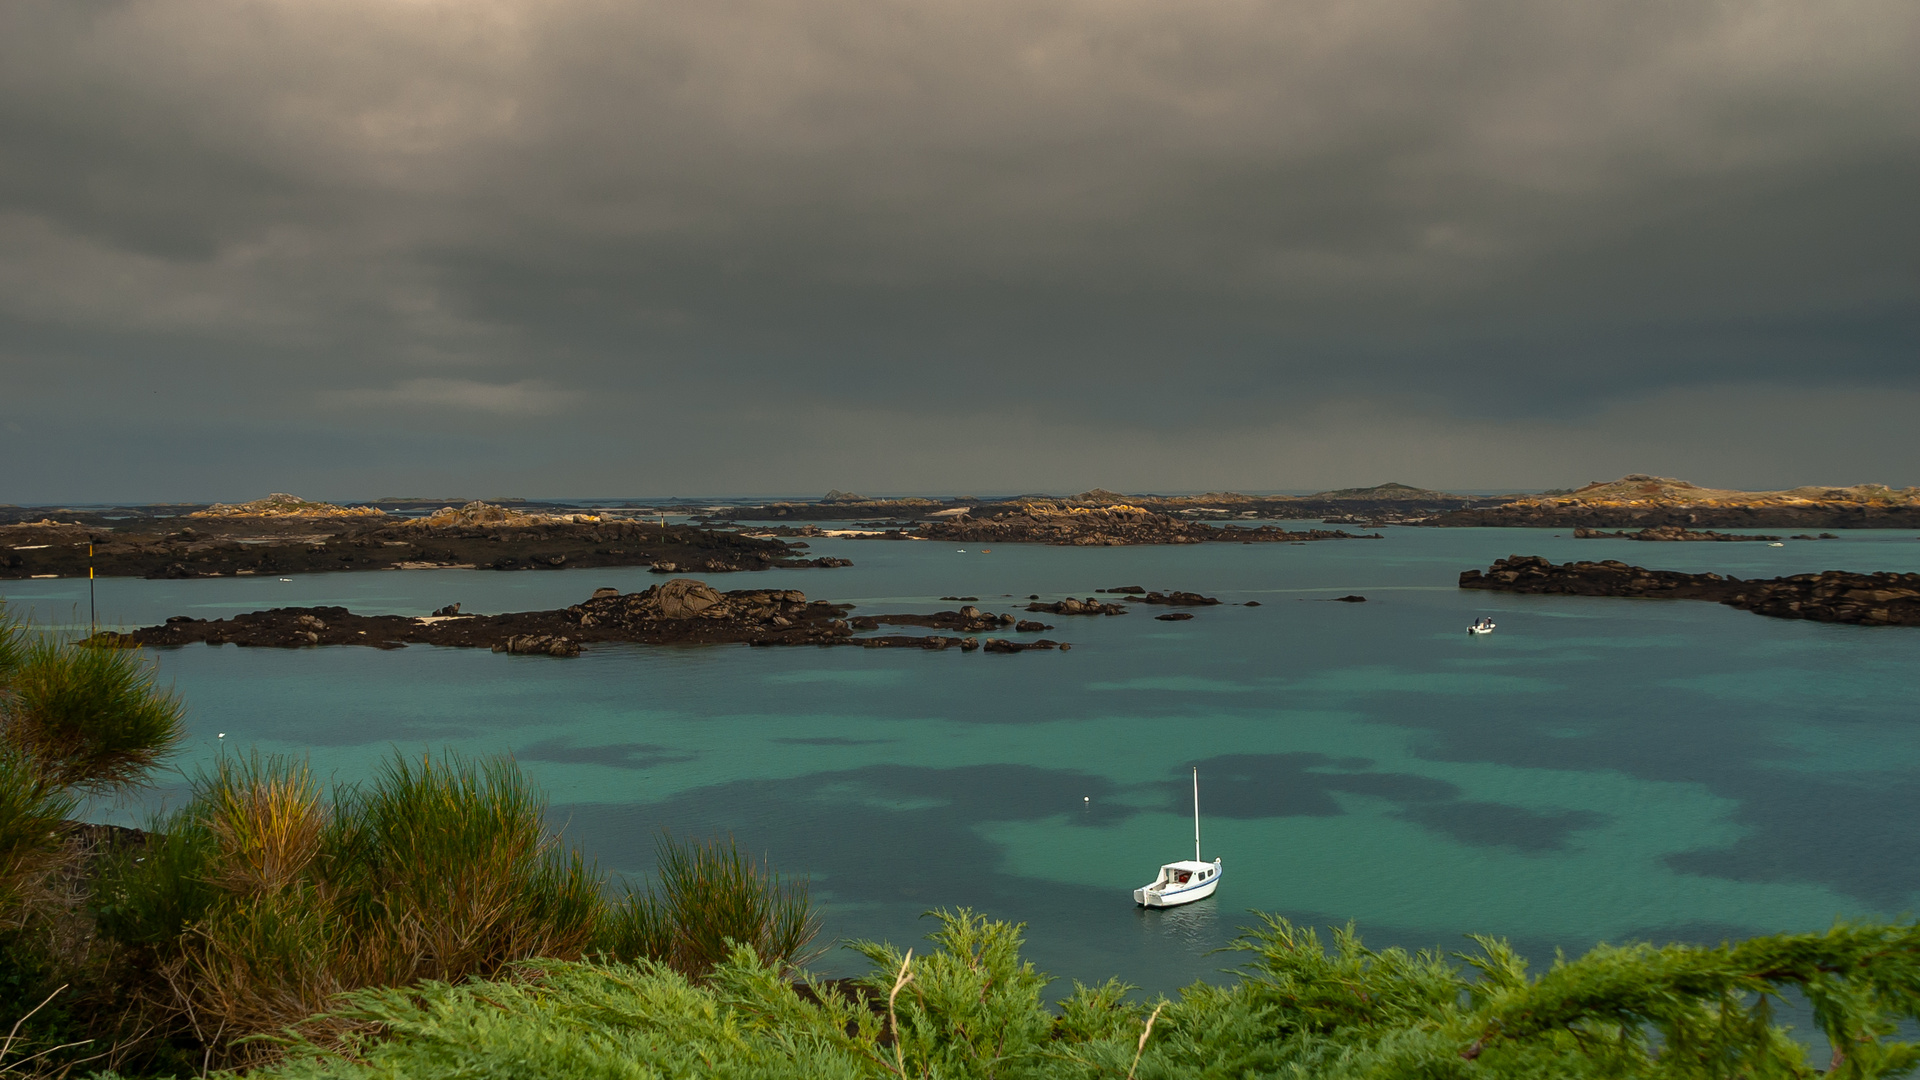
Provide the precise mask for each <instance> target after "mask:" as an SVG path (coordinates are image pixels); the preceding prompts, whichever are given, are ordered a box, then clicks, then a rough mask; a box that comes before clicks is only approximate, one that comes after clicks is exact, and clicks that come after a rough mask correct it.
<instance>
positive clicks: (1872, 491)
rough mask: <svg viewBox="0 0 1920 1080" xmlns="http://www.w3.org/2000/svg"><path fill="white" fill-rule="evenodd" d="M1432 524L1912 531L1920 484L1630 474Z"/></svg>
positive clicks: (1917, 522) (1919, 514) (1919, 508)
mask: <svg viewBox="0 0 1920 1080" xmlns="http://www.w3.org/2000/svg"><path fill="white" fill-rule="evenodd" d="M1432 523H1433V524H1435V525H1476V526H1492V527H1509V528H1555V529H1562V528H1578V527H1581V526H1585V527H1587V528H1595V529H1597V528H1622V527H1626V528H1646V527H1651V526H1678V527H1681V528H1688V527H1692V526H1699V527H1703V528H1722V529H1726V528H1735V529H1911V528H1916V527H1920V489H1915V488H1889V487H1885V486H1883V485H1879V484H1856V485H1854V486H1852V487H1804V488H1792V489H1789V490H1785V491H1735V490H1730V489H1721V488H1704V487H1700V486H1698V485H1696V484H1689V483H1687V482H1686V481H1684V480H1675V479H1673V478H1671V477H1664V476H1648V475H1646V474H1644V473H1633V474H1631V475H1628V476H1624V477H1621V478H1620V479H1618V480H1612V481H1608V482H1605V483H1593V484H1588V485H1586V486H1585V487H1582V488H1579V489H1576V490H1573V491H1562V492H1550V493H1548V494H1544V495H1534V496H1525V497H1520V498H1514V499H1509V500H1506V501H1503V502H1502V503H1501V504H1500V505H1497V506H1476V507H1467V508H1463V509H1459V510H1453V511H1449V512H1447V513H1445V514H1442V515H1440V516H1439V517H1437V518H1435V519H1434V521H1433V522H1432ZM1653 539H1658V537H1655V538H1653Z"/></svg>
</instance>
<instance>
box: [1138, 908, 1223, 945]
mask: <svg viewBox="0 0 1920 1080" xmlns="http://www.w3.org/2000/svg"><path fill="white" fill-rule="evenodd" d="M1133 910H1134V914H1135V916H1136V918H1138V919H1139V921H1140V932H1141V936H1143V937H1146V938H1149V939H1156V940H1160V941H1167V942H1172V943H1174V944H1177V945H1180V946H1182V947H1185V948H1191V949H1193V950H1195V951H1198V952H1209V951H1211V950H1214V949H1217V948H1219V947H1220V943H1221V941H1222V940H1224V938H1226V937H1231V936H1232V935H1230V934H1227V935H1223V934H1222V933H1221V930H1220V905H1218V904H1182V905H1181V906H1179V907H1171V908H1144V907H1135V908H1134V909H1133Z"/></svg>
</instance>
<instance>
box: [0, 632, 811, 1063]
mask: <svg viewBox="0 0 1920 1080" xmlns="http://www.w3.org/2000/svg"><path fill="white" fill-rule="evenodd" d="M182 716H183V708H182V705H181V702H180V701H179V699H178V698H177V697H176V696H175V695H173V694H172V693H171V692H168V691H165V690H163V689H162V688H160V687H159V686H158V685H157V684H156V682H155V680H154V675H153V667H152V665H151V663H149V662H148V661H147V660H145V659H144V658H143V657H142V656H141V655H140V654H139V653H137V652H134V651H131V650H120V649H115V648H108V647H99V646H96V645H93V644H89V643H88V642H84V641H72V640H68V639H65V638H61V637H59V636H57V635H51V634H44V633H35V632H33V630H32V628H31V627H28V626H26V625H25V624H24V623H22V622H21V621H20V620H18V619H15V618H12V617H11V616H10V615H9V613H8V612H7V610H6V608H5V606H4V605H3V604H0V1075H25V1074H28V1073H32V1074H39V1075H65V1074H66V1072H68V1071H70V1070H71V1069H73V1068H75V1067H88V1066H87V1065H86V1063H88V1062H91V1063H93V1065H92V1066H91V1067H98V1066H100V1065H114V1066H117V1067H121V1068H126V1069H133V1070H137V1071H142V1072H147V1073H157V1074H167V1075H171V1074H173V1073H191V1072H198V1071H200V1070H201V1069H202V1068H204V1067H205V1066H206V1065H208V1064H242V1063H246V1062H249V1061H253V1062H258V1061H263V1060H268V1059H270V1058H272V1057H273V1056H275V1055H276V1054H277V1049H276V1048H275V1047H274V1046H273V1045H272V1044H270V1043H263V1042H260V1041H258V1040H257V1039H256V1038H255V1037H256V1036H259V1035H262V1034H271V1033H276V1032H280V1031H283V1030H284V1029H286V1028H288V1027H299V1028H300V1030H301V1031H302V1032H303V1033H304V1034H305V1036H306V1037H307V1038H309V1039H312V1040H315V1041H320V1042H324V1041H326V1040H327V1039H329V1038H337V1037H339V1036H341V1035H342V1034H344V1033H346V1032H348V1031H350V1030H351V1024H346V1025H345V1026H343V1022H341V1021H336V1020H331V1019H320V1020H314V1019H313V1017H315V1015H316V1014H320V1013H323V1012H325V1010H327V1009H329V1008H330V1007H331V1006H332V1005H333V1004H334V1003H335V1001H336V999H337V998H338V996H339V995H340V994H342V993H344V992H347V991H352V990H359V989H364V988H368V987H381V986H394V987H399V986H408V985H412V984H414V983H417V982H419V981H421V980H441V981H446V982H458V981H461V980H463V979H470V978H485V977H488V976H493V975H497V974H500V973H502V972H503V971H505V970H506V969H507V968H508V967H509V966H511V965H514V964H517V963H520V962H522V961H526V960H528V959H531V958H534V957H544V958H557V959H576V958H579V957H582V956H586V955H596V956H604V957H608V958H611V959H615V960H630V959H634V958H636V957H649V958H653V959H657V960H660V961H663V962H665V963H668V964H671V965H673V966H674V967H676V968H677V969H678V970H681V971H684V972H686V973H687V974H689V975H693V976H696V977H697V976H699V975H700V974H702V973H703V972H705V971H706V970H708V969H709V968H711V967H712V966H713V964H714V963H715V962H717V961H718V960H720V959H723V958H724V956H725V952H726V944H725V943H726V941H727V940H728V939H734V940H739V941H743V942H749V943H751V944H752V945H753V946H754V947H756V948H757V949H758V950H759V951H760V954H761V955H763V956H766V957H769V958H771V962H774V963H779V962H782V960H784V959H786V958H797V957H798V956H799V955H800V954H802V953H803V952H804V951H805V949H806V947H807V945H808V943H809V942H810V941H811V939H812V937H813V936H814V934H815V933H817V932H818V929H819V923H818V919H817V918H816V917H815V916H814V914H813V912H812V908H811V905H810V901H809V899H808V895H807V888H806V885H805V883H804V882H793V881H783V880H782V879H780V878H779V877H778V876H776V875H773V874H771V873H770V872H768V871H767V870H766V869H765V868H764V867H761V866H757V865H755V864H754V863H753V862H752V861H751V860H749V859H747V858H746V857H744V856H743V855H742V854H741V853H740V852H739V851H738V850H737V849H736V848H735V847H734V845H733V844H732V842H731V841H730V840H729V841H719V842H705V843H701V842H675V841H673V840H671V839H670V838H665V837H663V838H662V840H661V844H660V863H661V867H662V877H661V881H660V885H659V887H658V888H657V889H654V890H648V891H646V892H643V893H640V894H634V895H629V896H628V897H627V898H625V899H623V900H615V899H612V898H610V897H609V896H608V895H607V890H606V888H605V886H606V882H605V880H604V879H603V877H602V876H601V875H600V874H599V873H598V872H597V871H595V870H594V869H593V868H592V867H590V866H588V865H587V864H586V863H585V862H584V860H582V858H581V857H580V856H579V854H578V853H577V852H573V851H571V850H566V849H563V848H562V847H561V845H560V843H559V840H558V838H557V837H555V836H554V835H552V834H551V833H550V832H549V831H548V829H547V827H546V821H545V811H546V803H545V800H544V798H543V797H542V796H541V795H540V793H539V792H538V791H536V790H535V789H534V787H533V786H532V785H531V784H530V783H529V782H528V781H527V780H526V779H525V778H524V777H523V776H522V775H521V773H520V772H519V770H518V769H517V768H516V767H515V766H514V764H513V762H512V761H511V760H508V759H499V760H477V761H466V760H462V759H460V758H458V757H455V756H451V755H445V756H442V757H441V758H439V759H437V760H436V759H435V758H433V757H431V756H429V757H423V758H421V759H418V760H413V759H407V758H401V757H395V758H394V759H393V760H392V761H391V762H389V763H388V765H387V766H386V768H385V769H383V770H382V771H380V772H379V773H378V775H376V776H375V777H374V778H373V779H372V781H371V782H369V783H368V784H365V785H350V786H344V787H340V788H336V789H334V790H333V791H331V792H326V791H323V790H322V789H321V787H320V785H319V784H318V783H317V782H316V781H315V779H314V777H313V776H312V775H311V773H310V772H309V770H308V769H307V767H306V766H305V765H304V764H301V763H299V762H295V761H290V760H282V759H264V760H263V759H259V758H251V759H246V760H236V759H223V760H222V762H221V763H220V764H219V765H218V766H217V767H216V768H215V770H214V771H213V772H212V773H211V774H210V775H203V776H202V777H200V778H199V779H198V780H197V781H196V782H195V783H194V785H193V793H192V798H191V799H190V801H189V802H188V804H187V805H186V806H184V807H183V808H182V809H181V810H180V811H178V812H177V813H175V814H172V815H169V816H167V817H165V818H162V819H160V820H158V821H156V822H155V823H154V825H153V828H152V830H151V831H150V832H148V833H147V834H145V835H144V836H143V835H142V834H140V833H137V832H133V831H132V830H124V829H122V830H116V829H111V828H108V827H105V826H85V825H80V824H79V823H77V822H74V821H72V820H71V818H72V815H73V813H74V812H75V810H76V808H77V807H78V806H79V804H80V798H81V796H83V795H87V794H98V793H103V792H114V791H117V790H122V789H125V788H127V787H130V786H133V785H136V784H138V783H140V782H142V781H143V780H144V779H145V778H146V776H147V775H148V774H149V773H150V772H151V770H152V769H153V768H154V766H155V765H156V764H158V763H159V762H160V761H162V760H163V759H164V758H165V757H166V756H167V755H168V754H169V753H170V752H172V750H173V749H174V748H175V747H176V746H177V744H178V742H179V740H180V737H181V734H182ZM43 1002H44V1004H42V1003H43Z"/></svg>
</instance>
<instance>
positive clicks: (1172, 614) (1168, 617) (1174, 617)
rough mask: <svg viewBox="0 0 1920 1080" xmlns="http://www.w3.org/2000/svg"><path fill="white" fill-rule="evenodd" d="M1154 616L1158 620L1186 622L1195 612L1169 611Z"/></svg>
mask: <svg viewBox="0 0 1920 1080" xmlns="http://www.w3.org/2000/svg"><path fill="white" fill-rule="evenodd" d="M1153 618H1154V621H1156V622H1185V621H1187V620H1188V619H1191V618H1193V612H1191V611H1169V612H1167V613H1166V614H1165V615H1155V616H1154V617H1153Z"/></svg>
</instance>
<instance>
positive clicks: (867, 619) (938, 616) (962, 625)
mask: <svg viewBox="0 0 1920 1080" xmlns="http://www.w3.org/2000/svg"><path fill="white" fill-rule="evenodd" d="M1013 624H1014V618H1013V616H1011V615H993V614H989V613H987V612H984V611H981V610H980V609H979V608H977V607H974V606H972V605H971V604H969V605H968V606H966V607H963V608H961V609H960V610H958V611H936V612H934V613H933V614H931V615H863V616H860V617H859V618H856V619H854V620H853V628H854V629H855V630H878V629H879V628H880V627H881V626H924V627H926V628H928V629H932V630H955V631H959V632H960V633H964V634H977V633H981V632H984V631H987V630H998V629H1000V628H1001V627H1003V626H1012V625H1013Z"/></svg>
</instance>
